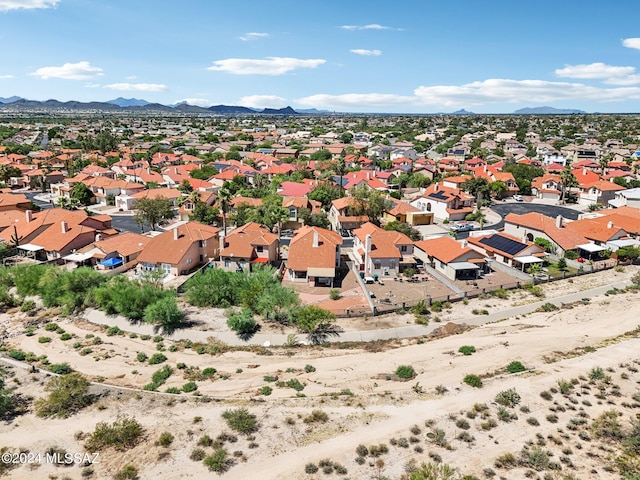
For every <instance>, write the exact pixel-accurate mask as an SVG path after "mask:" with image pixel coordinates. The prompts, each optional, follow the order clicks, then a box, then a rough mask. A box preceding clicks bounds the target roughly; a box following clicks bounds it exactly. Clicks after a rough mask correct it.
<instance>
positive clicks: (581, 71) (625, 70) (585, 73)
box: [555, 62, 640, 85]
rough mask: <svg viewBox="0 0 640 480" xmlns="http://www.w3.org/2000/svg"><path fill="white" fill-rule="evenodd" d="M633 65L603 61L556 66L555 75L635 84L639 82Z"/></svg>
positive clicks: (609, 82)
mask: <svg viewBox="0 0 640 480" xmlns="http://www.w3.org/2000/svg"><path fill="white" fill-rule="evenodd" d="M635 71H636V69H635V67H618V66H614V65H607V64H605V63H601V62H598V63H590V64H587V65H584V64H583V65H565V66H564V68H558V69H557V70H556V72H555V73H556V75H557V76H559V77H566V78H584V79H604V83H606V84H609V85H635V84H637V83H640V75H638V74H636V73H635Z"/></svg>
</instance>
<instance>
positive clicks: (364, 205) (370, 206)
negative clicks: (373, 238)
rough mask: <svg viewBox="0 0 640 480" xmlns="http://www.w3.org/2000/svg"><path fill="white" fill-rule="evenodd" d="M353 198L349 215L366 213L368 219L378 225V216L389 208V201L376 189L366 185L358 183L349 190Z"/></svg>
mask: <svg viewBox="0 0 640 480" xmlns="http://www.w3.org/2000/svg"><path fill="white" fill-rule="evenodd" d="M349 193H350V195H351V196H352V197H353V199H354V203H353V205H352V206H351V208H350V213H351V215H356V216H357V215H366V216H367V217H369V221H370V222H372V223H374V224H376V225H380V217H381V216H382V214H383V213H384V212H386V211H387V210H389V209H391V202H390V201H389V200H387V199H386V198H384V197H383V196H382V194H381V193H380V192H379V191H377V190H372V189H370V188H369V187H368V186H366V185H364V184H363V185H358V186H355V187H353V188H352V189H351V190H350V191H349Z"/></svg>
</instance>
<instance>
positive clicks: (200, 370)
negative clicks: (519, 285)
mask: <svg viewBox="0 0 640 480" xmlns="http://www.w3.org/2000/svg"><path fill="white" fill-rule="evenodd" d="M637 272H638V268H637V267H634V266H627V267H624V268H622V269H620V268H618V269H616V270H609V271H606V272H600V273H598V274H596V275H585V276H582V277H577V278H574V279H572V280H563V281H558V282H555V283H552V284H547V285H543V286H541V289H542V290H543V293H542V295H543V296H544V298H542V297H540V294H539V293H538V296H536V295H532V294H531V293H530V292H529V291H527V290H515V291H511V292H508V293H507V295H506V297H507V298H498V297H496V296H486V297H484V298H476V299H472V300H468V301H466V302H464V303H462V302H460V303H456V304H453V305H444V308H443V310H442V311H441V312H438V313H437V314H436V313H434V312H432V314H431V315H430V316H429V325H428V327H425V332H428V333H425V335H422V336H418V337H413V338H396V339H389V340H379V341H374V342H367V343H356V342H348V343H347V342H342V343H334V344H327V345H322V346H317V345H316V346H314V345H308V346H307V345H302V342H303V341H304V340H305V338H304V336H302V335H300V336H299V338H298V337H296V336H295V332H293V331H291V332H287V331H284V332H281V333H282V334H285V335H288V337H287V338H288V344H287V345H271V346H269V347H265V346H263V345H247V346H240V347H238V346H232V345H228V344H226V343H223V342H221V341H219V340H215V337H216V335H217V334H220V336H222V334H223V333H225V332H226V333H228V329H227V328H226V325H225V323H224V320H223V319H224V316H223V315H222V314H221V313H220V312H218V313H217V314H216V312H214V311H200V312H198V316H199V317H200V320H199V321H198V322H196V327H195V328H196V329H195V330H194V331H193V332H194V333H193V335H194V338H200V337H201V336H202V335H207V336H208V337H209V338H208V340H204V341H202V340H193V341H188V340H184V339H183V340H172V339H170V338H167V337H163V336H160V335H154V334H153V332H151V333H145V330H143V329H145V328H150V327H149V326H147V325H129V327H128V328H124V325H123V327H120V326H118V327H111V328H107V327H106V326H104V325H97V324H95V323H92V322H90V321H88V320H87V319H86V318H85V317H63V316H61V315H56V312H55V311H46V310H44V309H41V310H38V311H37V313H36V314H34V315H28V314H26V313H24V312H20V311H19V310H17V311H11V312H8V313H7V314H4V315H3V316H2V317H1V322H2V324H1V326H0V329H1V330H2V331H4V332H5V340H4V342H3V347H2V348H3V352H2V368H3V369H4V371H5V384H6V385H5V386H6V387H7V388H10V389H12V390H13V391H14V392H15V393H16V394H17V395H18V397H19V399H20V405H21V409H19V412H18V413H17V414H15V415H14V416H12V417H10V418H8V419H5V420H4V421H3V422H2V424H1V425H0V431H1V432H2V435H1V436H0V448H2V449H3V453H14V454H16V456H15V457H14V459H16V460H20V458H19V457H18V456H17V455H18V452H23V454H26V453H30V454H31V455H32V458H31V460H32V461H31V462H26V460H28V457H27V456H24V457H23V458H22V460H25V462H26V463H30V464H22V465H9V464H7V463H4V464H3V466H2V469H1V470H0V475H4V476H5V477H6V478H15V479H22V478H24V479H32V478H60V479H62V478H74V479H75V478H140V479H155V478H163V479H173V478H175V479H177V478H201V477H204V476H207V477H209V476H215V477H217V476H218V475H221V476H222V478H229V479H235V478H237V479H244V478H256V477H261V478H270V479H271V478H273V479H291V478H300V479H319V478H340V479H344V478H350V479H365V478H367V479H368V478H378V479H382V478H389V479H400V478H466V479H472V478H478V479H480V478H505V479H513V478H525V477H526V478H539V479H571V478H576V479H590V478H594V479H595V478H598V479H608V478H611V479H614V478H621V474H620V468H621V467H620V461H619V460H618V461H617V462H616V461H615V459H616V458H617V457H618V458H619V457H620V454H621V451H622V450H621V449H622V446H621V444H620V442H617V440H619V439H620V438H622V437H621V436H620V435H622V434H620V435H619V436H618V437H615V435H613V434H611V430H615V428H614V427H616V428H617V431H618V433H619V432H628V431H629V430H630V429H631V428H632V424H633V421H634V419H635V418H636V416H637V413H638V412H640V410H639V408H640V395H639V394H638V392H640V387H639V386H638V384H639V383H640V373H638V372H639V369H640V354H638V352H640V341H639V339H638V337H639V336H640V329H639V323H638V318H640V317H639V316H638V313H639V311H640V310H639V309H638V290H636V289H628V290H624V289H622V288H618V287H616V288H614V287H613V286H614V285H630V284H631V281H630V279H631V278H632V277H633V276H634V274H636V273H637ZM609 286H610V287H611V289H610V290H608V291H607V292H605V293H603V294H600V295H597V296H590V295H589V294H585V296H584V297H580V299H579V300H578V301H575V302H571V303H565V304H562V305H559V306H555V305H554V304H553V300H554V299H557V298H564V297H565V296H567V295H568V294H578V296H580V294H581V293H582V292H589V291H590V290H592V289H594V288H596V287H607V288H608V287H609ZM541 300H544V301H545V302H546V303H544V305H543V306H542V307H536V309H535V310H534V311H531V312H530V313H522V314H519V315H516V316H509V317H508V318H507V317H501V316H500V315H501V314H502V312H509V311H512V310H513V308H516V307H522V308H523V309H524V310H526V308H527V305H538V304H539V303H540V301H541ZM483 310H484V311H486V312H487V313H486V314H484V313H480V314H478V312H482V311H483ZM524 310H523V311H524ZM58 313H59V312H58ZM194 313H195V312H194ZM216 315H217V316H216ZM436 316H437V317H438V318H436ZM485 317H486V318H487V319H488V318H489V317H490V319H491V320H490V321H488V322H486V319H485ZM494 317H500V318H499V320H492V319H493V318H494ZM414 322H415V315H413V314H411V313H404V314H392V315H389V316H384V317H376V318H373V319H341V320H340V326H341V327H342V328H343V329H344V331H345V332H349V331H359V330H366V329H380V328H394V327H401V326H406V325H411V324H414ZM485 322H486V323H485ZM203 323H204V324H206V328H207V330H204V328H205V327H203V325H202V324H203ZM118 325H120V324H118ZM61 332H62V333H61ZM195 332H200V336H196V335H195ZM187 333H188V332H182V334H185V335H187ZM43 337H44V338H48V339H49V340H45V341H43V340H42V338H43ZM187 337H188V335H187ZM334 340H335V339H334ZM461 347H466V348H461ZM16 352H22V353H23V354H25V356H22V357H21V356H20V355H19V354H16ZM60 364H68V366H69V367H71V369H72V370H73V371H74V372H79V373H80V374H82V375H83V376H85V377H86V378H88V379H89V380H91V382H92V384H91V385H90V387H89V393H90V395H91V401H90V402H87V405H83V406H82V408H78V409H77V411H74V412H73V413H72V414H70V416H68V417H67V418H55V417H53V416H50V417H49V418H41V417H40V416H37V415H36V412H37V411H38V408H39V407H38V399H41V398H46V396H47V395H48V394H49V393H50V389H49V390H46V388H47V385H48V384H49V382H50V381H51V380H52V379H54V378H56V377H55V375H54V374H53V373H51V372H50V371H49V369H50V368H51V365H60ZM53 370H55V369H53ZM158 372H160V373H158ZM511 372H514V373H511ZM63 373H64V372H63ZM478 382H479V383H478ZM472 385H475V386H472ZM145 388H146V389H145ZM152 390H155V391H152ZM165 392H169V393H165ZM614 411H615V412H616V413H615V414H613V413H611V412H614ZM233 419H235V420H236V421H235V422H234V420H233ZM122 420H133V421H134V422H135V423H136V424H137V425H136V426H137V428H138V430H139V432H138V433H139V435H137V436H136V438H135V441H132V442H131V443H130V444H127V442H122V443H117V442H116V443H112V444H108V443H106V444H105V443H103V444H100V443H99V442H97V440H96V438H97V434H96V431H97V430H96V426H97V425H99V424H101V423H102V425H103V426H104V425H113V426H115V424H116V423H117V422H121V421H122ZM605 420H607V422H605ZM114 422H115V423H114ZM603 424H604V425H605V426H603ZM614 424H615V425H614ZM612 425H613V426H612ZM636 428H637V427H636ZM603 432H604V433H603ZM90 448H99V450H98V451H97V452H93V451H91V450H90ZM56 451H57V452H65V453H73V454H76V453H77V454H82V455H84V454H94V453H99V455H98V457H97V459H95V463H90V462H89V461H88V459H87V458H84V457H82V458H81V460H82V461H76V462H71V464H70V465H61V464H53V463H51V462H47V461H45V460H44V457H45V454H46V453H47V452H56ZM38 453H40V454H41V457H40V458H39V459H38V458H36V457H35V455H37V454H38ZM4 458H5V457H3V459H4ZM25 462H22V463H25ZM423 463H427V464H430V465H431V467H433V466H439V468H440V469H441V470H442V471H441V472H440V473H439V474H440V475H441V476H434V477H424V476H415V477H411V476H410V475H412V473H415V472H416V470H418V469H419V468H420V465H421V464H423ZM446 465H448V466H451V467H452V468H453V469H455V471H456V472H455V473H453V474H452V475H451V476H445V473H444V470H446V469H445V466H446ZM10 467H15V468H10ZM434 468H435V467H434ZM127 475H128V476H127Z"/></svg>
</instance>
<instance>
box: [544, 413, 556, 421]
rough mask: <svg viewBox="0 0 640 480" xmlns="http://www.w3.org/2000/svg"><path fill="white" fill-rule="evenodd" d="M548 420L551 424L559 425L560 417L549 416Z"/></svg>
mask: <svg viewBox="0 0 640 480" xmlns="http://www.w3.org/2000/svg"><path fill="white" fill-rule="evenodd" d="M546 419H547V422H549V423H558V416H557V415H556V414H554V413H552V414H549V415H547V416H546Z"/></svg>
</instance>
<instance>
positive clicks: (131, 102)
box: [105, 97, 149, 107]
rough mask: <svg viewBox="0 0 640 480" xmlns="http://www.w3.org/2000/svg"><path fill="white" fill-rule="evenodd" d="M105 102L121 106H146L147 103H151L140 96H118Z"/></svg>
mask: <svg viewBox="0 0 640 480" xmlns="http://www.w3.org/2000/svg"><path fill="white" fill-rule="evenodd" d="M105 103H110V104H112V105H118V106H119V107H144V106H145V105H149V102H147V101H146V100H142V99H139V98H122V97H118V98H115V99H113V100H108V101H107V102H105Z"/></svg>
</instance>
